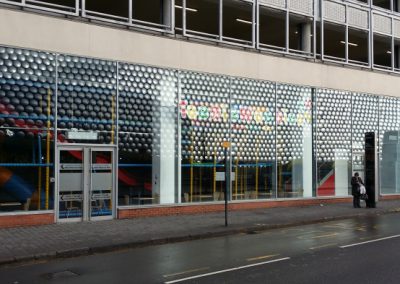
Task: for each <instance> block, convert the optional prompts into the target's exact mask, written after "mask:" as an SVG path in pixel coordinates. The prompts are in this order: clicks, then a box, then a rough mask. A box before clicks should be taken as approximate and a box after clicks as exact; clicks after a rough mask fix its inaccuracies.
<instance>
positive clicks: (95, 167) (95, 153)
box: [89, 148, 114, 220]
mask: <svg viewBox="0 0 400 284" xmlns="http://www.w3.org/2000/svg"><path fill="white" fill-rule="evenodd" d="M90 159H91V167H90V188H89V198H90V202H89V204H90V213H89V219H91V220H93V219H110V217H112V215H113V213H112V212H113V198H112V197H113V188H114V178H113V177H114V167H113V150H112V149H96V148H92V149H91V151H90Z"/></svg>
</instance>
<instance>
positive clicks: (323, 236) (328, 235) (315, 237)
mask: <svg viewBox="0 0 400 284" xmlns="http://www.w3.org/2000/svg"><path fill="white" fill-rule="evenodd" d="M337 234H338V233H333V234H326V235H319V236H314V237H311V238H312V239H320V238H330V237H334V236H336V235H337Z"/></svg>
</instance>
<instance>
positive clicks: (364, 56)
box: [347, 27, 369, 64]
mask: <svg viewBox="0 0 400 284" xmlns="http://www.w3.org/2000/svg"><path fill="white" fill-rule="evenodd" d="M368 36H369V33H368V31H366V30H358V29H354V28H350V27H349V35H348V37H349V41H348V43H347V44H348V51H349V61H350V62H354V63H361V64H368V61H369V60H368V42H369V41H368Z"/></svg>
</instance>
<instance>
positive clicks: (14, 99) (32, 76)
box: [0, 47, 55, 211]
mask: <svg viewBox="0 0 400 284" xmlns="http://www.w3.org/2000/svg"><path fill="white" fill-rule="evenodd" d="M0 61H1V62H5V63H6V64H3V65H1V66H0V164H1V165H0V211H19V210H47V209H52V208H53V195H54V192H53V184H52V183H51V178H52V177H54V172H53V170H54V167H53V161H54V147H53V145H54V133H53V124H54V117H53V114H54V98H55V96H54V93H55V92H54V89H53V83H54V77H55V74H54V72H55V64H54V63H55V62H54V61H55V60H54V55H53V54H49V53H45V52H37V51H29V50H21V49H17V48H5V47H0ZM16 67H18V68H16Z"/></svg>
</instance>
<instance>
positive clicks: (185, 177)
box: [180, 72, 229, 202]
mask: <svg viewBox="0 0 400 284" xmlns="http://www.w3.org/2000/svg"><path fill="white" fill-rule="evenodd" d="M181 76H182V77H181V86H182V98H181V102H180V118H181V151H182V161H181V172H182V175H181V185H182V186H181V188H182V194H181V200H182V202H207V201H218V200H224V193H223V192H224V189H225V153H224V148H223V147H222V142H224V141H229V92H228V88H229V78H226V77H222V76H214V75H208V74H199V73H193V72H185V73H182V75H181ZM199 86H202V89H203V91H202V92H198V91H197V90H198V87H199Z"/></svg>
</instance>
